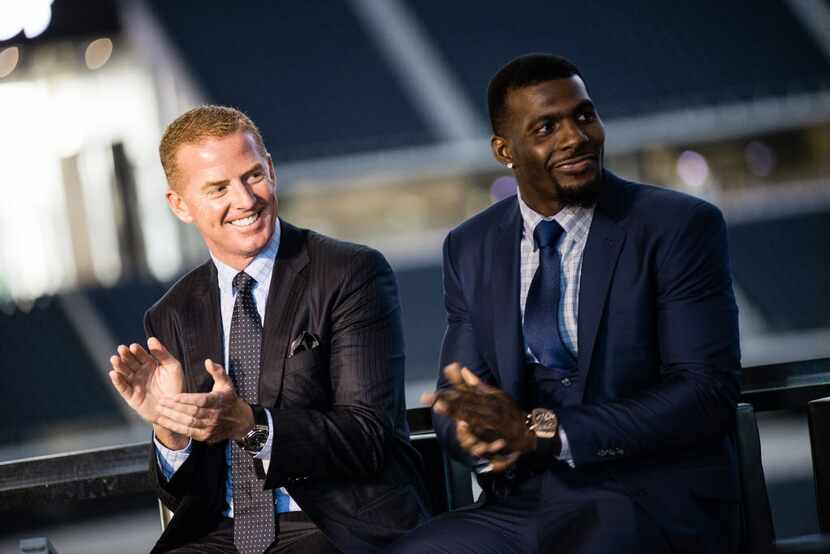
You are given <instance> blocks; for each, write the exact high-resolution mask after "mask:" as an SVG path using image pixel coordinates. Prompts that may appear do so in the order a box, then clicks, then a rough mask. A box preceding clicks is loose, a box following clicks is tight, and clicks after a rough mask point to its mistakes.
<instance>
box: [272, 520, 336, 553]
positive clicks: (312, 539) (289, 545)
mask: <svg viewBox="0 0 830 554" xmlns="http://www.w3.org/2000/svg"><path fill="white" fill-rule="evenodd" d="M292 516H293V514H292V515H285V514H283V515H280V516H279V521H280V533H279V537H278V538H277V541H276V544H274V545H271V548H269V549H268V554H338V553H339V552H340V551H339V550H337V549H336V548H335V547H334V545H333V544H332V543H331V542H330V541H329V540H328V539H327V538H326V536H325V535H324V534H323V532H322V531H320V529H319V528H318V527H317V526H316V525H314V523H313V522H312V521H311V520H308V519H306V518H302V519H298V518H297V517H292Z"/></svg>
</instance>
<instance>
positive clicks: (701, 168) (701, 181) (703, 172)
mask: <svg viewBox="0 0 830 554" xmlns="http://www.w3.org/2000/svg"><path fill="white" fill-rule="evenodd" d="M677 175H678V176H679V177H680V179H682V180H683V182H684V183H685V184H686V186H687V187H690V188H693V189H700V188H703V186H704V185H705V184H706V179H707V178H708V177H709V164H708V163H706V158H704V157H703V156H702V155H700V154H699V153H697V152H695V151H694V150H686V151H685V152H683V153H682V154H680V157H678V158H677Z"/></svg>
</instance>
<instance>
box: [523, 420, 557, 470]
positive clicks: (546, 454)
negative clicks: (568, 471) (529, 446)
mask: <svg viewBox="0 0 830 554" xmlns="http://www.w3.org/2000/svg"><path fill="white" fill-rule="evenodd" d="M527 427H528V429H530V430H531V431H533V434H534V435H536V454H537V455H538V456H540V457H542V458H544V459H550V458H555V457H557V456H559V453H560V452H561V451H562V442H561V441H560V440H559V433H558V430H559V420H558V419H557V417H556V414H555V413H553V411H552V410H547V409H545V408H536V409H534V410H533V411H532V412H530V413H529V414H527Z"/></svg>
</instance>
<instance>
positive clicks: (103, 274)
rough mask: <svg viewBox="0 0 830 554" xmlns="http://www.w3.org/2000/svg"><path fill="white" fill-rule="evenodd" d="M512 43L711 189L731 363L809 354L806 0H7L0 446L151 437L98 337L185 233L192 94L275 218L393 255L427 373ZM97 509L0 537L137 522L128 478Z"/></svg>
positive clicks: (1, 99)
mask: <svg viewBox="0 0 830 554" xmlns="http://www.w3.org/2000/svg"><path fill="white" fill-rule="evenodd" d="M531 51H544V52H555V53H559V54H562V55H565V56H566V57H569V58H571V59H572V60H574V61H575V62H576V63H577V64H578V65H579V66H580V68H581V69H582V71H583V73H584V75H585V77H586V80H587V83H588V85H589V89H590V92H591V94H592V96H593V98H594V100H595V102H596V104H597V106H598V109H599V112H600V114H601V116H602V117H603V119H604V121H605V123H606V125H607V135H608V142H607V147H606V152H607V165H608V166H609V167H610V168H611V169H612V170H614V171H615V172H617V173H619V174H621V175H622V176H625V177H628V178H633V179H637V180H642V181H646V182H652V183H656V184H659V185H662V186H666V187H671V188H675V189H679V190H683V191H686V192H689V193H691V194H695V195H698V196H702V197H705V198H707V199H709V200H710V201H712V202H714V203H715V204H717V205H718V206H720V207H721V208H722V209H723V211H724V213H725V215H726V218H727V222H728V225H729V238H730V241H731V242H730V248H731V256H732V264H733V273H734V278H735V286H736V292H737V294H738V298H739V305H740V310H741V333H742V344H743V359H744V365H745V366H752V365H758V364H765V363H773V362H779V361H789V360H802V359H810V358H818V357H826V356H830V319H829V318H828V314H830V290H828V289H830V263H828V262H830V260H829V259H828V256H829V255H830V249H828V246H827V244H828V241H829V240H830V186H828V185H830V0H755V1H754V2H751V3H745V2H737V1H726V2H724V1H715V0H698V1H695V2H652V1H649V0H630V1H628V2H616V1H613V0H594V1H583V2H567V3H566V2H550V1H541V0H539V1H537V0H524V1H519V2H513V3H507V4H505V3H503V2H490V1H481V0H478V1H475V0H454V1H452V2H441V1H438V0H327V1H323V0H305V1H302V2H286V1H266V0H245V1H239V2H227V1H224V2H223V1H218V0H202V1H200V2H186V1H182V0H122V1H116V0H85V1H80V0H20V1H6V2H3V3H0V194H1V196H0V198H2V202H0V364H2V369H1V371H2V376H3V378H2V382H3V384H2V386H0V420H2V421H3V424H2V426H0V461H7V460H13V459H19V458H24V457H30V456H39V455H46V454H53V453H58V452H67V451H74V450H82V449H87V448H94V447H99V446H109V445H115V444H123V443H129V442H139V441H146V440H148V439H149V429H148V427H147V426H145V425H143V424H141V423H140V422H138V421H136V420H135V418H134V417H132V416H131V415H130V413H129V412H128V411H127V410H125V409H124V406H122V404H121V403H120V402H119V401H117V399H116V398H115V395H114V391H112V390H111V387H110V385H109V380H108V378H107V376H106V372H107V370H108V357H109V355H110V354H111V353H112V352H113V350H114V348H115V346H116V345H117V344H119V343H129V342H133V341H138V340H142V339H143V332H142V314H143V311H144V310H145V309H146V308H147V307H148V306H149V305H150V304H151V303H152V302H154V301H155V300H156V299H157V298H158V297H159V296H160V295H161V294H162V292H163V291H164V290H165V288H166V287H167V285H168V284H169V283H170V282H171V281H172V280H174V279H175V278H176V277H177V276H179V275H181V274H182V273H183V272H184V271H186V270H187V269H189V268H191V267H193V266H194V265H195V264H196V263H198V262H200V261H201V260H203V259H205V257H206V250H205V248H204V246H203V244H202V243H201V241H200V239H199V237H198V236H197V235H196V234H195V232H194V231H193V230H192V229H188V228H185V227H184V226H182V225H180V224H178V223H177V222H176V221H175V220H174V218H173V217H172V215H171V214H170V213H169V210H168V209H167V207H166V205H165V202H164V201H163V193H164V190H165V187H166V184H165V180H164V176H163V173H162V171H161V167H160V165H159V163H158V157H157V144H158V139H159V137H160V135H161V132H162V130H163V128H164V126H165V125H166V123H168V122H169V121H170V120H172V119H173V118H174V117H175V116H176V115H178V114H179V113H180V112H182V111H183V110H185V109H187V108H188V107H191V106H193V105H196V104H200V103H205V102H211V103H221V104H227V105H233V106H237V107H239V108H241V109H242V110H244V111H245V112H247V113H248V114H249V115H250V116H251V117H252V118H253V120H254V121H256V122H257V124H258V125H259V127H260V128H261V130H262V132H263V135H264V137H265V140H266V144H267V146H268V147H269V149H270V151H271V154H272V156H273V158H274V160H275V163H276V167H277V174H278V179H279V195H280V216H281V217H283V218H285V219H287V220H288V221H291V222H292V223H295V224H298V225H301V226H308V227H311V228H313V229H316V230H318V231H321V232H324V233H328V234H331V235H334V236H337V237H340V238H344V239H348V240H354V241H359V242H364V243H367V244H370V245H372V246H374V247H377V248H379V249H380V250H381V251H382V252H384V253H385V254H386V256H387V257H388V258H389V260H390V261H391V262H392V264H393V266H394V267H395V269H396V271H397V275H398V280H399V285H400V291H401V296H402V302H403V313H404V327H405V333H406V340H407V355H408V365H407V374H408V386H407V397H408V402H409V405H410V406H414V405H416V402H417V400H416V399H417V397H418V395H419V394H420V393H421V392H423V391H424V390H427V389H430V388H431V387H432V384H433V382H434V379H435V376H436V372H437V355H438V349H439V345H440V340H441V335H442V333H443V327H444V321H443V318H444V312H443V304H442V295H441V269H440V246H441V242H442V240H443V237H444V236H445V234H446V232H447V230H448V229H450V228H451V227H452V226H454V225H456V224H457V223H459V222H461V221H462V220H463V219H465V218H466V217H468V216H470V215H472V214H473V213H475V212H476V211H478V210H480V209H482V208H484V207H486V206H487V205H488V204H490V203H491V202H492V201H493V199H494V198H500V197H503V196H504V195H506V194H511V193H512V191H513V190H514V189H515V183H514V182H513V181H512V179H511V178H510V177H509V175H508V174H507V173H506V172H505V170H504V169H503V168H502V167H500V166H499V165H498V164H497V163H496V162H495V161H494V160H492V158H491V156H490V151H489V146H488V142H489V134H488V120H487V113H486V102H485V100H486V99H485V94H486V90H485V89H486V85H487V81H488V79H489V77H490V76H491V75H492V74H493V73H494V72H495V71H496V70H497V69H498V68H499V67H500V66H501V65H503V64H504V63H506V62H507V61H508V60H510V59H511V58H513V57H515V56H516V55H519V54H522V53H526V52H531ZM760 423H761V432H762V445H763V453H764V463H765V469H766V472H767V479H768V482H769V485H770V495H771V498H772V502H773V511H774V516H775V524H776V528H777V530H778V532H779V533H780V534H782V535H787V534H796V533H808V532H814V531H815V530H816V527H817V523H816V514H815V503H814V496H813V494H814V493H813V490H812V480H811V479H812V476H811V465H810V454H809V448H808V446H807V445H808V441H807V431H806V426H805V423H804V418H803V414H799V413H792V414H783V415H781V414H777V415H774V416H773V415H770V416H764V415H762V416H761V420H760ZM101 506H103V504H102V505H101ZM101 506H99V507H97V508H96V507H94V506H86V507H80V508H74V509H73V510H70V511H67V510H65V509H61V508H58V507H56V508H55V510H54V511H52V512H49V513H40V514H29V515H27V516H26V517H22V516H21V517H20V518H19V520H15V519H14V518H12V520H11V521H5V522H4V524H0V551H1V552H6V551H9V552H14V551H16V549H17V542H18V540H19V539H20V538H21V537H26V536H36V535H40V536H43V535H46V536H48V537H49V538H50V540H52V542H53V544H54V545H55V546H56V548H57V549H58V551H59V552H61V553H62V554H63V553H69V552H109V551H112V549H113V544H118V545H119V550H120V551H121V552H124V553H127V552H142V551H146V550H147V549H148V547H149V545H150V544H152V542H153V541H154V540H155V538H156V537H157V535H158V533H159V528H158V520H157V514H156V511H155V510H156V508H155V505H154V501H153V499H152V498H149V497H148V498H142V499H136V500H135V501H134V502H122V503H120V504H117V505H111V504H107V505H106V508H105V509H102V507H101ZM6 524H8V525H6Z"/></svg>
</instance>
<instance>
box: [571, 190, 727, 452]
mask: <svg viewBox="0 0 830 554" xmlns="http://www.w3.org/2000/svg"><path fill="white" fill-rule="evenodd" d="M690 212H691V213H690V216H689V217H688V219H687V221H686V223H685V224H683V225H681V226H679V228H678V229H677V230H676V232H675V233H674V236H673V237H671V240H670V242H669V246H668V247H667V248H666V250H665V254H663V255H662V257H660V256H658V258H657V259H656V261H655V264H656V268H657V269H656V281H657V302H656V310H657V314H656V317H657V332H658V342H659V348H660V360H661V376H660V382H659V383H658V384H656V385H654V386H651V387H649V388H646V389H644V390H641V391H639V392H638V393H636V394H635V395H633V396H630V397H628V398H625V399H622V400H619V401H614V402H608V403H602V404H593V405H579V406H572V407H567V408H562V409H561V410H559V412H558V415H559V420H560V423H561V425H562V426H563V427H564V428H565V429H567V432H568V438H569V441H570V447H571V453H572V455H573V459H574V462H575V463H576V465H577V466H580V465H582V464H590V463H594V462H604V461H608V460H609V457H608V456H609V455H610V456H612V457H614V458H624V457H634V456H642V455H645V454H649V453H651V452H653V451H655V450H656V449H658V448H659V449H665V448H671V447H682V446H685V445H691V444H693V443H696V442H699V441H703V440H706V439H708V438H711V437H713V436H715V435H717V434H721V433H723V432H724V429H728V428H730V426H731V425H732V422H733V420H734V416H735V407H736V403H737V401H738V397H739V392H740V390H739V378H740V362H739V359H740V351H739V350H740V348H739V339H738V319H737V307H736V305H735V298H734V295H733V292H732V283H731V278H730V272H729V262H728V252H727V241H726V225H725V223H724V220H723V216H722V215H721V213H720V211H719V210H718V209H717V208H715V207H714V206H712V205H710V204H707V203H703V202H702V203H699V204H697V205H695V206H694V208H692V209H691V210H690ZM609 453H610V454H609ZM612 459H613V458H612Z"/></svg>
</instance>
